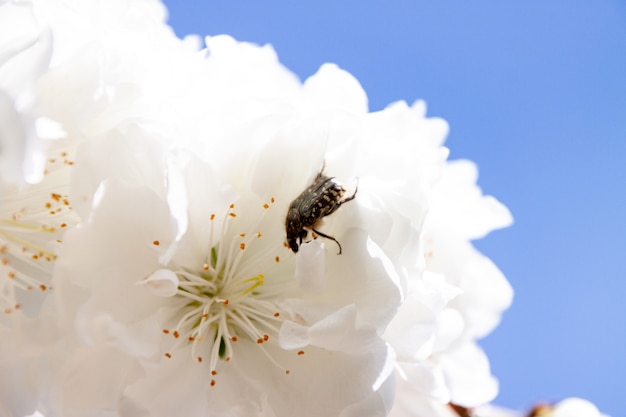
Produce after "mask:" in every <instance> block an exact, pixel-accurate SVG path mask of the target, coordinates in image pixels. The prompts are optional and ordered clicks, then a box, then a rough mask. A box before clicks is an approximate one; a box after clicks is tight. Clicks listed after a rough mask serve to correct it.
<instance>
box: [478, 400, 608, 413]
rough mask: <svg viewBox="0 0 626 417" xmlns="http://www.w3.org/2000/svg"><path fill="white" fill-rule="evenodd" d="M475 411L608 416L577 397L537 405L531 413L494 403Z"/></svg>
mask: <svg viewBox="0 0 626 417" xmlns="http://www.w3.org/2000/svg"><path fill="white" fill-rule="evenodd" d="M475 413H476V415H477V416H478V415H480V416H484V417H526V416H527V417H608V416H606V415H605V414H602V413H600V411H599V410H598V408H597V407H596V406H595V405H594V404H593V403H591V402H589V401H587V400H584V399H582V398H576V397H571V398H566V399H564V400H561V401H559V402H557V403H555V404H540V405H537V406H535V407H533V409H532V410H531V411H530V412H529V413H522V412H519V411H513V410H509V409H506V408H503V407H496V406H493V405H485V406H481V407H479V408H478V409H476V410H475Z"/></svg>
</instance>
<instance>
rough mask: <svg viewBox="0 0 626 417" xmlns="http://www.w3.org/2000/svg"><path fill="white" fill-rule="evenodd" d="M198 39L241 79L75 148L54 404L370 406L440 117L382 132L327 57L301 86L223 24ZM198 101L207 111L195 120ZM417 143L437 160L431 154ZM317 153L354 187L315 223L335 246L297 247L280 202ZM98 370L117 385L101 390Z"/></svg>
mask: <svg viewBox="0 0 626 417" xmlns="http://www.w3.org/2000/svg"><path fill="white" fill-rule="evenodd" d="M209 47H210V48H211V52H210V54H209V56H208V59H207V60H206V61H202V62H199V63H198V65H199V66H201V67H203V68H207V69H209V70H211V69H212V68H215V70H217V69H219V70H220V72H222V73H224V74H242V75H241V76H242V77H243V81H241V82H240V80H239V79H238V78H236V79H233V80H232V81H228V82H225V81H224V80H223V79H219V78H218V80H217V81H215V80H214V79H213V78H211V77H208V78H200V79H199V80H198V81H197V84H198V88H197V89H195V90H187V91H186V92H185V95H184V97H179V98H178V100H179V101H175V100H172V101H171V102H170V103H169V104H170V105H171V106H172V108H174V107H175V106H176V105H178V106H179V107H183V108H186V107H185V106H190V107H189V112H180V111H179V113H174V114H172V115H171V117H164V118H159V119H152V118H145V117H144V118H142V119H140V120H139V121H138V122H137V123H128V124H126V126H125V128H124V129H123V130H122V129H118V130H116V131H114V132H111V133H110V134H108V135H106V136H102V137H98V138H95V139H91V140H89V141H86V142H84V143H83V144H82V145H80V147H79V148H78V150H77V152H76V156H75V161H76V163H75V165H74V167H73V172H72V175H73V177H74V178H75V179H78V178H79V179H80V181H74V182H73V187H72V190H71V193H70V194H71V195H70V199H71V200H72V201H76V202H78V203H76V206H77V207H80V208H77V210H78V211H79V212H80V213H84V214H83V221H82V223H81V224H80V225H78V226H77V227H75V228H74V229H72V230H70V231H68V232H67V234H66V236H65V237H64V241H63V246H62V249H61V254H60V257H59V261H58V263H57V268H56V271H55V293H54V297H55V300H57V301H58V303H59V306H60V309H61V311H60V317H61V318H63V322H62V327H63V333H62V339H63V340H65V342H66V343H67V348H66V349H67V352H66V359H65V363H64V365H63V370H62V371H61V372H60V373H59V374H58V375H57V382H56V385H58V386H59V387H60V388H59V389H58V392H59V394H58V395H57V397H56V398H57V400H58V401H57V402H56V403H55V404H52V405H50V410H52V412H53V413H54V412H58V413H61V412H63V413H67V414H69V415H71V414H72V413H75V414H77V415H81V414H85V413H88V412H94V410H115V412H116V413H119V414H121V415H134V414H135V413H140V412H146V413H148V414H150V415H171V414H172V413H177V414H178V413H182V414H185V415H224V413H226V412H227V411H228V412H230V413H232V414H233V415H249V414H251V413H254V414H259V415H301V416H306V415H311V416H318V415H320V414H323V415H340V414H341V415H363V413H364V410H367V412H368V413H369V414H370V415H385V414H386V413H387V411H388V410H389V408H390V404H391V398H392V396H393V392H392V391H391V389H392V387H393V385H392V380H391V379H389V377H390V376H391V370H392V365H393V358H394V356H393V352H392V351H391V350H390V349H389V348H388V346H387V344H386V342H385V341H384V340H383V339H382V338H381V336H380V335H381V334H382V333H383V332H384V329H385V327H386V326H387V324H388V323H389V321H390V320H391V318H392V317H393V315H394V314H395V312H396V309H397V307H398V305H399V303H400V300H401V296H402V293H403V292H404V291H405V285H406V282H408V281H409V277H410V278H411V279H417V278H418V277H419V274H420V273H421V268H422V266H423V264H422V263H421V262H420V259H421V256H420V255H421V253H422V248H421V246H420V244H419V236H420V231H421V227H422V223H423V217H424V214H425V212H426V208H427V202H426V198H427V192H428V187H427V184H428V181H429V179H428V173H427V170H426V169H424V168H422V167H420V165H419V164H415V163H412V162H411V161H414V160H415V155H420V153H419V152H417V154H413V153H412V152H415V151H418V150H419V147H420V146H421V145H419V141H418V140H419V139H420V137H421V136H423V135H425V136H427V137H428V138H430V135H431V134H432V133H429V132H434V134H435V135H438V136H439V138H438V139H436V140H435V141H436V142H437V141H439V142H440V141H441V138H442V136H443V135H442V133H443V134H445V124H442V123H441V122H440V121H427V120H426V119H424V116H423V113H424V109H423V105H422V104H417V105H416V106H415V107H414V109H411V110H409V109H406V110H404V111H406V112H407V114H408V117H406V119H407V120H408V121H411V122H410V123H406V124H405V125H404V127H403V129H404V133H403V135H399V134H395V135H394V136H393V137H391V138H388V137H387V134H388V130H386V129H384V125H385V123H388V124H389V126H394V125H393V124H392V123H389V120H388V119H387V118H386V117H387V116H386V113H385V112H381V113H379V114H367V110H366V109H367V106H366V103H365V95H364V93H363V91H362V90H361V89H360V86H359V85H358V83H357V82H356V81H355V80H354V79H353V78H352V77H351V76H349V75H348V74H346V73H345V72H343V71H340V70H338V69H337V68H336V67H334V66H325V67H323V68H322V69H321V70H320V72H319V73H318V74H317V75H316V76H314V77H312V78H311V79H310V80H308V81H307V82H306V83H305V84H304V86H300V85H299V84H295V83H294V78H293V76H292V75H291V74H290V73H288V72H287V71H286V70H284V69H283V68H282V67H280V66H279V64H278V63H277V61H276V58H275V55H274V54H273V52H272V51H271V50H269V49H268V48H256V47H253V46H252V45H246V44H237V43H235V42H233V41H232V40H231V39H229V38H224V37H220V38H215V39H209ZM214 49H215V50H216V52H214ZM222 54H224V55H222ZM233 54H235V55H236V54H240V55H239V58H238V59H237V60H232V62H231V61H229V60H227V61H221V59H222V58H221V57H222V56H232V55H233ZM257 61H260V62H258V63H257ZM229 65H230V66H232V67H234V68H232V69H231V70H229ZM259 68H266V69H267V71H265V72H260V71H257V70H258V69H259ZM252 69H253V70H254V71H251V70H252ZM249 73H251V74H256V75H255V76H256V79H254V82H251V83H250V88H249V89H248V90H240V88H241V85H242V84H244V85H245V84H246V81H245V79H246V76H247V74H249ZM209 74H212V72H211V71H209ZM263 77H266V78H268V80H269V81H268V82H264V79H263ZM259 78H260V79H259ZM281 80H282V81H281ZM218 81H219V82H218ZM268 83H269V84H271V83H274V84H276V85H277V87H276V88H271V89H267V90H266V91H265V92H263V91H259V90H256V89H255V88H254V86H261V87H262V88H261V90H262V89H263V86H267V85H268ZM281 83H282V84H281ZM281 85H283V86H282V87H281ZM337 87H340V88H337ZM338 91H341V95H337V94H338ZM211 93H212V94H211ZM233 96H234V97H236V98H237V101H236V102H233V104H232V106H231V107H228V105H225V106H222V107H220V106H219V104H220V103H223V102H226V103H228V101H229V100H230V99H231V98H232V97H233ZM198 108H201V109H209V110H211V109H216V110H215V111H205V112H204V113H203V116H204V120H203V121H202V123H195V124H194V123H192V120H198V119H197V115H196V113H197V109H198ZM217 109H219V111H217ZM390 112H391V110H390ZM188 118H189V119H192V120H189V119H188ZM391 119H392V120H393V118H391ZM172 126H174V128H173V127H172ZM442 127H443V128H442ZM429 129H430V130H429ZM181 132H182V133H181ZM425 132H426V133H425ZM385 140H393V141H395V142H396V145H394V146H395V147H396V148H397V149H406V150H407V152H405V153H404V154H405V155H406V156H407V158H409V159H407V160H402V161H401V162H402V164H399V163H398V162H399V161H398V158H397V155H394V153H391V152H388V151H387V147H386V146H384V143H385V142H384V141H385ZM191 153H193V155H194V156H191ZM433 154H436V155H439V156H438V157H437V158H436V160H435V161H431V162H430V164H431V165H433V166H436V165H437V164H440V163H441V162H442V161H443V157H445V152H443V153H442V152H436V151H434V152H433ZM424 155H426V154H424ZM424 158H425V159H426V158H427V157H426V156H424ZM324 162H325V164H326V171H327V172H328V173H329V174H330V175H336V176H337V177H338V178H339V179H340V180H341V181H343V182H344V184H345V186H346V188H348V189H349V191H348V192H352V190H354V189H356V186H357V181H358V194H357V198H356V199H355V200H353V201H352V202H349V203H347V204H345V206H343V207H342V208H341V209H340V210H339V211H338V212H337V213H334V214H333V215H332V216H329V217H328V218H326V219H325V221H324V225H323V226H321V229H320V230H321V231H322V232H324V233H327V234H329V235H331V236H334V237H335V238H336V239H337V241H338V242H340V243H341V245H342V248H343V253H342V254H341V255H337V252H338V247H337V245H336V244H335V242H332V241H331V240H326V241H323V240H322V238H319V239H318V240H314V241H312V242H310V243H304V244H303V245H302V247H301V250H300V251H299V252H298V255H297V256H294V254H293V253H292V252H291V251H290V250H289V249H288V248H286V247H285V246H284V242H285V214H286V209H287V206H288V205H289V202H290V201H291V200H293V199H294V198H295V197H296V196H297V195H298V194H299V193H300V192H301V191H302V190H303V189H304V188H305V187H306V186H307V184H308V183H309V182H310V181H311V180H312V179H313V178H314V177H315V175H316V174H317V171H318V170H319V169H320V168H321V166H322V164H323V163H324ZM429 166H430V165H429ZM390 168H392V169H393V170H394V171H395V172H396V175H399V176H401V178H403V180H402V181H397V177H387V176H386V175H385V173H386V172H388V170H389V169H390ZM357 178H358V180H357ZM309 238H310V236H309ZM305 240H306V239H305ZM112 363H115V364H116V365H115V366H111V364H112ZM94 378H95V379H96V380H107V381H115V383H114V384H112V385H111V389H110V390H108V391H107V392H106V393H103V392H102V391H101V390H99V389H97V387H96V386H94V385H93V384H92V383H91V382H90V381H93V380H94ZM155 393H158V394H156V395H155ZM174 399H175V400H176V401H174ZM342 413H343V414H342Z"/></svg>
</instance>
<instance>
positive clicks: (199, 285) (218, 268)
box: [153, 198, 289, 381]
mask: <svg viewBox="0 0 626 417" xmlns="http://www.w3.org/2000/svg"><path fill="white" fill-rule="evenodd" d="M271 201H272V203H273V202H274V198H272V199H271ZM257 207H258V206H257ZM270 208H271V206H270V205H269V204H267V203H266V204H264V205H263V209H262V210H261V209H260V208H259V209H258V211H257V213H258V215H257V216H256V219H255V221H254V222H253V224H246V228H245V230H236V227H237V226H238V225H239V224H240V223H241V222H242V220H241V219H242V218H243V216H240V214H242V213H243V212H242V213H235V212H234V209H235V205H234V204H230V206H229V207H228V209H227V210H226V211H225V213H224V214H223V217H222V220H221V225H219V226H217V227H216V226H215V221H216V220H217V216H216V215H215V214H211V215H210V216H209V219H210V227H209V236H208V237H209V242H210V246H209V248H207V255H206V257H205V259H204V262H203V263H201V265H200V267H199V268H198V269H197V270H193V269H189V268H184V267H175V268H170V269H171V270H172V271H173V272H174V273H175V274H176V275H177V277H178V279H179V284H178V288H177V291H176V296H175V297H179V298H180V299H181V302H182V303H183V304H182V305H181V310H179V312H178V313H177V315H179V318H177V319H176V321H177V323H176V325H175V327H174V329H175V330H167V331H166V330H163V333H164V334H166V335H170V334H171V335H172V336H173V337H174V339H175V342H173V346H170V347H169V351H170V352H172V351H173V350H174V349H176V348H177V347H178V346H180V345H181V344H189V343H190V344H191V345H192V346H191V357H192V358H193V360H194V361H195V362H198V363H200V362H202V363H207V364H208V367H209V369H210V370H211V372H212V374H213V375H214V376H215V375H217V371H216V370H217V368H218V365H219V362H220V361H223V362H229V361H231V359H232V358H233V357H234V356H235V349H234V344H235V343H237V342H238V341H239V340H240V338H241V337H245V338H248V339H249V340H251V341H255V342H258V345H257V346H258V348H259V349H261V350H262V351H263V354H264V355H265V356H266V357H268V358H269V360H270V361H271V362H272V363H274V364H275V365H276V366H278V367H279V368H281V369H283V370H285V373H286V374H288V373H289V371H288V370H286V369H284V368H283V367H282V366H280V365H279V364H278V363H276V361H275V360H274V359H273V358H272V357H271V355H270V354H269V352H267V350H266V349H265V348H264V347H263V346H262V345H264V344H265V343H277V340H278V337H277V335H278V329H279V328H280V324H281V323H282V318H281V314H280V313H279V312H278V311H277V306H276V305H275V304H274V303H273V302H272V301H271V296H272V295H276V296H278V295H280V294H281V292H282V291H284V289H282V288H284V287H282V286H281V287H278V286H276V287H275V288H274V287H272V288H266V287H265V284H266V272H267V271H263V272H260V271H259V268H260V267H261V265H264V268H267V267H268V266H272V265H275V263H274V262H272V263H268V262H267V260H268V259H269V260H271V259H275V261H276V262H278V261H279V259H278V257H277V256H276V255H275V253H271V252H275V251H276V249H277V248H275V247H274V248H273V247H268V246H266V245H263V244H262V243H263V240H261V239H262V238H263V234H262V233H261V231H260V230H262V228H261V227H260V226H261V225H262V224H263V220H264V219H265V216H266V215H267V213H268V212H269V209H270ZM216 229H218V230H219V232H218V233H216ZM156 242H158V241H156V240H155V241H154V242H153V244H155V245H156ZM268 294H269V295H268ZM213 381H215V380H213Z"/></svg>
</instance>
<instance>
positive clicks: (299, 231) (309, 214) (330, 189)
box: [285, 166, 358, 255]
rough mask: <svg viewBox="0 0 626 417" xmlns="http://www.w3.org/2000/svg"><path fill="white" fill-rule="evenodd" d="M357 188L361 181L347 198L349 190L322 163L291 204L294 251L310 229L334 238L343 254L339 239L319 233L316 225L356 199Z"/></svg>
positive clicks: (287, 225) (289, 220)
mask: <svg viewBox="0 0 626 417" xmlns="http://www.w3.org/2000/svg"><path fill="white" fill-rule="evenodd" d="M357 190H358V182H357V186H356V188H355V190H354V193H353V194H352V195H351V196H349V197H345V198H344V194H345V193H346V189H345V188H344V187H343V185H341V183H340V182H339V181H337V180H336V179H335V177H329V176H327V175H326V174H324V166H322V169H321V170H320V172H319V173H318V174H317V176H316V177H315V179H314V180H313V183H312V184H311V185H309V186H308V187H307V188H306V189H305V190H304V191H302V193H300V195H299V196H298V197H297V198H296V199H295V200H293V201H292V202H291V204H290V205H289V211H288V212H287V218H286V219H285V229H286V230H287V243H288V245H289V247H290V248H291V250H292V251H293V252H294V253H296V252H298V249H299V246H298V244H302V239H304V238H306V236H307V234H308V230H311V231H312V232H313V237H314V238H315V237H316V235H319V236H322V237H325V238H326V239H330V240H332V241H334V242H335V243H336V244H337V246H339V255H341V244H340V243H339V241H338V240H337V239H335V238H334V237H332V236H329V235H327V234H325V233H322V232H320V231H319V230H317V228H318V227H319V226H320V224H321V221H322V219H323V218H324V217H326V216H329V215H331V214H333V213H334V212H335V211H337V210H338V209H339V207H341V205H342V204H345V203H347V202H348V201H351V200H353V199H354V197H356V192H357Z"/></svg>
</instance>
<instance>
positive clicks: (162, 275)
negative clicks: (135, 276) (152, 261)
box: [136, 269, 179, 297]
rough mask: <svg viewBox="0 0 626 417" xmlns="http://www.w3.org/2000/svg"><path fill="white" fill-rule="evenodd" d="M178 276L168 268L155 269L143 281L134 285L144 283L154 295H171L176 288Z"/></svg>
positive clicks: (174, 292)
mask: <svg viewBox="0 0 626 417" xmlns="http://www.w3.org/2000/svg"><path fill="white" fill-rule="evenodd" d="M178 283H179V280H178V276H176V274H175V273H174V272H172V271H171V270H169V269H157V270H156V271H154V272H153V273H152V274H150V275H149V276H148V277H147V278H146V279H144V280H143V281H139V282H137V284H136V285H145V286H146V288H148V290H149V291H150V292H152V293H153V294H154V295H158V296H159V297H171V296H173V295H175V294H176V291H177V290H178Z"/></svg>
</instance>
